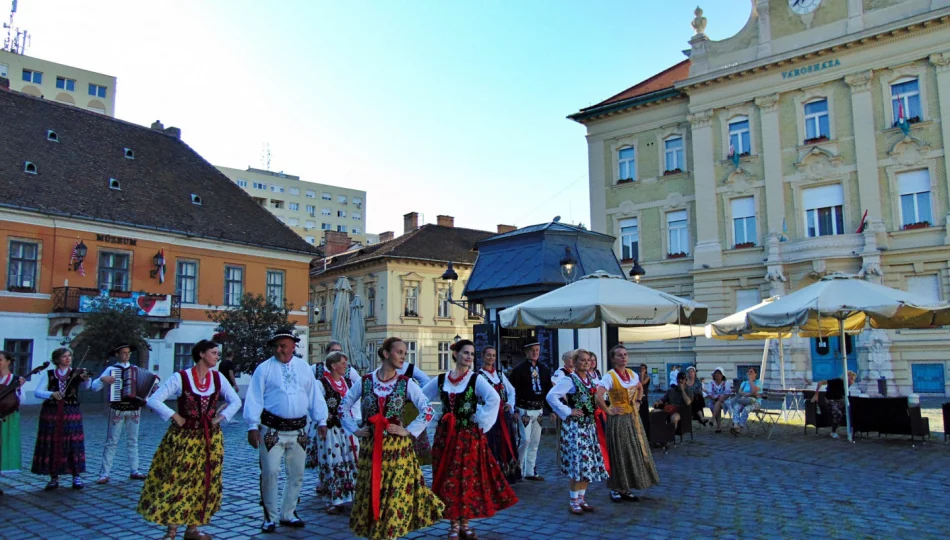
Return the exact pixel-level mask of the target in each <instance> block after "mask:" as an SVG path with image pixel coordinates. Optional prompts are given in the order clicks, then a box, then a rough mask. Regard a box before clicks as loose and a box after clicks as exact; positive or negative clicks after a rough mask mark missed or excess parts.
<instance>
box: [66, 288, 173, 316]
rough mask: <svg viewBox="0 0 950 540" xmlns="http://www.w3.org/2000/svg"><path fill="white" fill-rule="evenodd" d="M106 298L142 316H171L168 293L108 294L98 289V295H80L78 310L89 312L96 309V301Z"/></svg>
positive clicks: (170, 302)
mask: <svg viewBox="0 0 950 540" xmlns="http://www.w3.org/2000/svg"><path fill="white" fill-rule="evenodd" d="M106 298H108V299H109V302H111V303H113V304H122V305H128V306H131V307H133V308H136V309H137V310H138V314H139V315H140V316H142V317H171V315H172V297H171V295H170V294H148V293H141V292H133V293H129V295H128V296H124V295H123V296H121V297H117V296H109V293H108V291H99V296H85V295H83V296H80V297H79V312H80V313H90V312H93V311H95V310H96V308H95V306H96V302H97V301H104V300H105V299H106Z"/></svg>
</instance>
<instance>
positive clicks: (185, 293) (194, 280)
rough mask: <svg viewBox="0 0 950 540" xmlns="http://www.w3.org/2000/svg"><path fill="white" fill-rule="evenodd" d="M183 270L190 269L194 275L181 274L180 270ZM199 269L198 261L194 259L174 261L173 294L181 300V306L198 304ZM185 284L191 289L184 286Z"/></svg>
mask: <svg viewBox="0 0 950 540" xmlns="http://www.w3.org/2000/svg"><path fill="white" fill-rule="evenodd" d="M185 268H192V269H193V272H194V273H193V274H189V273H188V272H187V271H185V272H183V271H182V270H183V269H185ZM200 269H201V266H200V263H199V261H196V260H194V259H177V260H176V261H175V294H176V295H178V297H179V298H180V299H181V303H182V304H196V303H198V274H199V271H200ZM186 282H190V285H191V288H189V287H188V286H187V285H186ZM189 296H190V298H189Z"/></svg>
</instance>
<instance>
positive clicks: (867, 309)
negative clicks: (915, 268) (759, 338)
mask: <svg viewBox="0 0 950 540" xmlns="http://www.w3.org/2000/svg"><path fill="white" fill-rule="evenodd" d="M948 318H950V305H948V304H947V303H946V302H937V303H934V302H932V301H930V300H928V299H926V298H922V297H920V296H917V295H915V294H911V293H907V292H904V291H900V290H897V289H892V288H890V287H885V286H883V285H877V284H875V283H871V282H869V281H865V280H863V279H860V278H858V277H856V276H852V275H845V274H833V275H830V276H826V277H823V278H822V279H821V280H819V281H817V282H816V283H813V284H811V285H809V286H807V287H804V288H802V289H799V290H797V291H795V292H793V293H791V294H789V295H787V296H784V297H782V298H780V299H779V300H776V301H774V302H772V303H770V304H768V305H766V306H762V307H760V308H757V309H754V310H751V311H749V312H748V313H747V314H746V319H747V323H748V324H747V326H748V329H749V330H750V331H759V330H767V331H768V330H771V331H781V332H796V333H798V334H799V335H801V336H804V337H816V336H817V337H821V336H827V335H829V334H832V333H839V334H840V335H841V362H842V367H843V369H844V372H845V374H847V371H848V356H847V352H846V349H845V345H846V344H845V335H846V334H849V333H851V334H855V333H859V332H861V331H862V330H863V329H864V328H865V326H866V325H867V324H868V323H870V325H871V327H873V328H930V327H933V326H937V325H941V324H946V322H947V320H948ZM845 380H847V375H845ZM847 386H848V385H847V384H845V387H847ZM849 393H850V390H849V389H848V388H845V393H844V403H845V418H846V419H847V427H848V440H849V441H851V440H853V435H852V433H851V404H850V401H849V399H848V394H849Z"/></svg>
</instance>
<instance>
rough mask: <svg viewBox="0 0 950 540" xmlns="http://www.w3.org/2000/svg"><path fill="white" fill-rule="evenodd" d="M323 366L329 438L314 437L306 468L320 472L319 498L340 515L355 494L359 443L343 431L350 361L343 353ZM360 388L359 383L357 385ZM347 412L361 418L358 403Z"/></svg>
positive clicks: (320, 386) (335, 354) (322, 390)
mask: <svg viewBox="0 0 950 540" xmlns="http://www.w3.org/2000/svg"><path fill="white" fill-rule="evenodd" d="M324 365H325V366H326V368H327V370H328V371H326V372H324V374H323V377H322V378H321V379H320V381H319V383H318V384H317V392H319V393H320V394H321V395H322V396H323V398H324V399H325V400H326V402H327V411H328V413H329V417H328V418H327V431H326V435H324V436H322V437H321V436H319V435H317V436H316V437H314V439H313V441H311V443H310V449H309V450H308V454H307V466H308V467H310V468H315V469H317V476H318V477H319V484H318V485H317V495H319V496H321V497H323V498H324V500H325V501H326V503H327V508H326V511H327V513H328V514H339V513H340V512H342V510H343V505H344V504H346V503H351V502H353V495H354V494H355V493H356V462H357V458H358V454H359V443H357V441H356V437H354V436H352V435H349V434H348V433H346V431H344V429H343V423H342V422H341V418H342V417H343V416H344V411H343V401H344V398H345V397H346V394H347V393H348V392H349V390H350V387H351V386H352V383H351V382H350V381H349V379H347V378H346V372H347V370H348V369H349V359H348V358H347V357H346V355H344V354H343V353H342V352H340V351H334V352H331V353H330V354H328V355H327V357H326V360H325V361H324ZM357 386H358V384H357ZM347 412H348V413H351V414H353V416H354V418H357V419H358V418H359V414H360V413H359V404H358V403H355V404H354V406H353V408H352V409H351V410H350V411H347Z"/></svg>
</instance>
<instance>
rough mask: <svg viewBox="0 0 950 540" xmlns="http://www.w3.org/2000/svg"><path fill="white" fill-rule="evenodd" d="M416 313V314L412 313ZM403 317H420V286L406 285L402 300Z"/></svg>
mask: <svg viewBox="0 0 950 540" xmlns="http://www.w3.org/2000/svg"><path fill="white" fill-rule="evenodd" d="M412 313H414V315H411V314H412ZM402 314H403V317H420V316H421V315H420V314H419V286H418V285H410V286H409V287H406V289H405V294H404V295H403V301H402Z"/></svg>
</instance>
